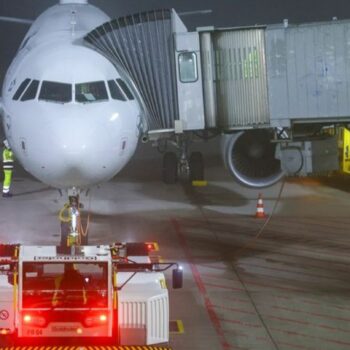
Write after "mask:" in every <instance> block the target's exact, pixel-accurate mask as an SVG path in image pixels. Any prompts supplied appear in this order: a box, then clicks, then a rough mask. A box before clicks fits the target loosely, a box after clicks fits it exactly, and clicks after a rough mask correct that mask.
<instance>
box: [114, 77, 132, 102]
mask: <svg viewBox="0 0 350 350" xmlns="http://www.w3.org/2000/svg"><path fill="white" fill-rule="evenodd" d="M117 82H118V85H119V86H120V87H121V88H122V90H123V91H124V93H125V95H126V96H127V98H128V99H129V100H134V99H135V97H134V96H133V94H132V93H131V91H130V89H129V88H128V86H127V85H126V84H125V81H124V80H122V79H120V78H118V79H117Z"/></svg>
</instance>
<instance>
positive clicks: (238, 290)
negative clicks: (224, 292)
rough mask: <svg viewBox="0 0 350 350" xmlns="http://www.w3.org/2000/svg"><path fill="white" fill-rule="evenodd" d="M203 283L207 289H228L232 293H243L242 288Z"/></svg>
mask: <svg viewBox="0 0 350 350" xmlns="http://www.w3.org/2000/svg"><path fill="white" fill-rule="evenodd" d="M203 283H204V285H206V286H208V287H214V288H220V289H229V290H232V291H234V292H245V290H244V289H243V288H237V287H230V286H224V285H220V284H214V283H207V282H203Z"/></svg>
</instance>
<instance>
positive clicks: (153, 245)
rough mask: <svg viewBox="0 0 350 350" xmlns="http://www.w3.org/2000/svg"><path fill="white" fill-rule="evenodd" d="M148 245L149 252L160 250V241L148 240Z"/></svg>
mask: <svg viewBox="0 0 350 350" xmlns="http://www.w3.org/2000/svg"><path fill="white" fill-rule="evenodd" d="M146 247H147V250H148V251H149V252H157V251H158V250H159V247H158V243H156V242H147V243H146Z"/></svg>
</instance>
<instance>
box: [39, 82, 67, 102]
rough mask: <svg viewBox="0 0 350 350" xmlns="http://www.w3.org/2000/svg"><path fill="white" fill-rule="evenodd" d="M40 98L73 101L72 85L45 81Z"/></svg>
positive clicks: (52, 100) (54, 100)
mask: <svg viewBox="0 0 350 350" xmlns="http://www.w3.org/2000/svg"><path fill="white" fill-rule="evenodd" d="M39 100H43V101H51V102H59V103H67V102H70V101H72V85H70V84H65V83H57V82H53V81H43V83H42V85H41V90H40V95H39Z"/></svg>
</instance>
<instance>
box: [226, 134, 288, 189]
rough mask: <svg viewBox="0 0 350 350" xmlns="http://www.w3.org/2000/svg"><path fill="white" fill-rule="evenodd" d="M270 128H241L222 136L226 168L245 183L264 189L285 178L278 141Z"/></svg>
mask: <svg viewBox="0 0 350 350" xmlns="http://www.w3.org/2000/svg"><path fill="white" fill-rule="evenodd" d="M272 136H273V135H272V134H271V132H270V131H269V130H266V129H255V130H248V131H239V132H236V133H234V134H226V135H223V136H222V152H223V158H224V162H225V165H226V167H227V168H228V169H229V171H230V173H231V174H232V176H233V177H235V178H236V179H237V180H238V181H239V182H240V183H242V184H243V185H246V186H249V187H254V188H262V187H268V186H271V185H273V184H274V183H276V182H278V181H279V180H281V178H282V177H283V176H284V172H283V171H282V169H281V164H280V161H279V160H278V159H276V158H275V153H276V144H274V143H272V142H271V139H272Z"/></svg>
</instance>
